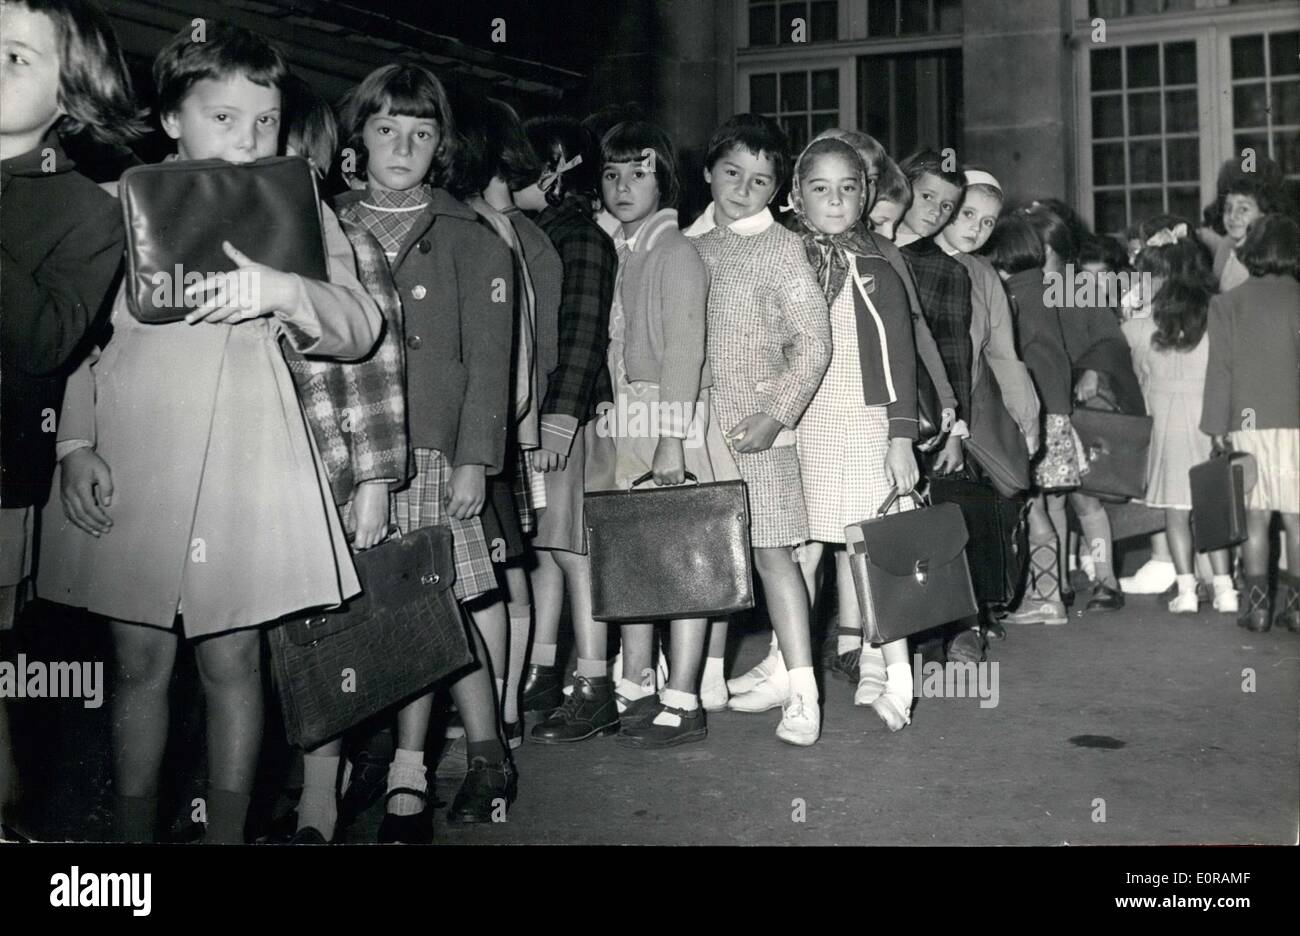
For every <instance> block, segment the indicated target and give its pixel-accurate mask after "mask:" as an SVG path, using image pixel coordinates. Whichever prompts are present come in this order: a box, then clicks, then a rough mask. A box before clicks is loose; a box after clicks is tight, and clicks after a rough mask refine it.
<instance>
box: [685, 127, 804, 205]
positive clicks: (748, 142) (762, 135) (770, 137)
mask: <svg viewBox="0 0 1300 936" xmlns="http://www.w3.org/2000/svg"><path fill="white" fill-rule="evenodd" d="M738 146H739V147H741V148H743V149H744V150H746V151H747V152H748V153H750V154H751V155H752V156H754V157H762V156H766V157H767V158H768V159H770V160H771V161H772V173H773V175H774V178H773V180H772V182H773V184H772V188H773V189H779V188H780V187H781V186H783V185H785V183H786V181H787V180H789V178H790V141H789V140H788V139H787V138H786V135H785V133H784V132H783V131H782V130H781V128H780V126H778V124H777V122H776V121H775V120H772V119H771V118H770V117H764V116H762V115H761V114H736V116H734V117H732V118H730V119H729V120H727V121H726V122H725V123H723V124H722V126H720V127H718V129H717V130H714V131H713V138H712V139H711V140H709V149H708V152H707V153H706V154H705V157H704V165H705V167H706V168H708V170H709V171H710V172H712V171H713V167H714V166H715V165H717V163H718V160H720V159H722V157H724V156H726V155H727V154H728V153H729V152H731V151H732V150H733V149H735V148H736V147H738Z"/></svg>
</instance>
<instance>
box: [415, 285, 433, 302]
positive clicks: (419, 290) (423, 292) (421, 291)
mask: <svg viewBox="0 0 1300 936" xmlns="http://www.w3.org/2000/svg"><path fill="white" fill-rule="evenodd" d="M428 294H429V290H427V289H425V288H424V287H423V286H416V287H415V288H414V289H412V290H411V298H413V299H423V298H424V297H425V296H427V295H428Z"/></svg>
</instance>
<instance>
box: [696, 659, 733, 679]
mask: <svg viewBox="0 0 1300 936" xmlns="http://www.w3.org/2000/svg"><path fill="white" fill-rule="evenodd" d="M722 663H723V660H722V657H705V658H704V676H703V677H701V679H700V684H701V685H704V686H717V685H724V686H725V685H726V683H727V677H726V673H724V672H723V669H722Z"/></svg>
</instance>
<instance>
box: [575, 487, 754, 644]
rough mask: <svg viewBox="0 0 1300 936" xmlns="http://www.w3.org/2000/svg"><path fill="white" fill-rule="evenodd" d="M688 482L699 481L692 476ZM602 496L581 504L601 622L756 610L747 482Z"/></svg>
mask: <svg viewBox="0 0 1300 936" xmlns="http://www.w3.org/2000/svg"><path fill="white" fill-rule="evenodd" d="M686 477H687V479H688V480H691V481H694V480H695V476H694V475H692V474H691V473H690V472H689V471H688V472H687V473H686ZM650 478H651V473H650V472H646V473H645V474H644V475H642V476H641V477H640V478H637V479H636V481H634V482H633V483H632V489H630V490H627V491H601V492H596V493H591V494H588V495H587V496H586V498H585V500H584V501H583V510H584V512H585V514H586V524H587V537H588V544H589V553H590V555H591V613H592V617H594V618H595V619H596V620H598V621H628V622H632V621H658V620H676V619H681V618H700V617H712V616H714V615H725V614H731V613H732V612H734V611H743V610H745V609H747V608H752V607H753V606H754V566H753V557H752V555H751V553H750V548H749V505H748V503H747V501H746V494H745V482H743V481H714V482H709V483H705V484H680V485H673V486H670V487H654V488H647V489H645V490H640V491H638V490H636V486H637V485H638V484H643V483H645V482H646V481H648V480H650Z"/></svg>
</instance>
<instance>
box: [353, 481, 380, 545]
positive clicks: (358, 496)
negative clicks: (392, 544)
mask: <svg viewBox="0 0 1300 936" xmlns="http://www.w3.org/2000/svg"><path fill="white" fill-rule="evenodd" d="M351 510H352V529H353V530H355V531H356V533H355V535H354V536H353V539H352V543H353V545H355V546H356V547H357V549H369V548H370V547H371V546H378V545H379V544H380V543H382V542H383V541H384V537H385V536H387V535H388V482H386V481H364V482H362V483H361V484H359V485H357V489H356V491H355V492H354V493H353V495H352V508H351Z"/></svg>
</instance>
